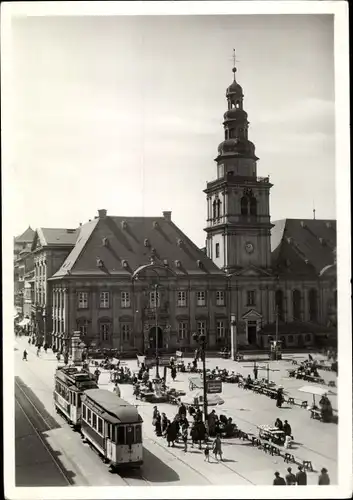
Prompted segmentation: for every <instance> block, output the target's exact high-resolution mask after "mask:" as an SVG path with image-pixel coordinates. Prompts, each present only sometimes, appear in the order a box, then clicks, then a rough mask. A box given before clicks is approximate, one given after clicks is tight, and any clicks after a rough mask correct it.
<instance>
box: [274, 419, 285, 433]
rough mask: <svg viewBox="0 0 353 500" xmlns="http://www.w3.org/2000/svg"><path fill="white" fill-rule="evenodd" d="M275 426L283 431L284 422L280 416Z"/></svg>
mask: <svg viewBox="0 0 353 500" xmlns="http://www.w3.org/2000/svg"><path fill="white" fill-rule="evenodd" d="M275 427H276V428H277V429H278V430H279V431H283V422H282V420H281V419H280V418H277V419H276V422H275Z"/></svg>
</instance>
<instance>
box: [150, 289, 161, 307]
mask: <svg viewBox="0 0 353 500" xmlns="http://www.w3.org/2000/svg"><path fill="white" fill-rule="evenodd" d="M159 303H160V296H159V292H150V307H156V304H157V307H159Z"/></svg>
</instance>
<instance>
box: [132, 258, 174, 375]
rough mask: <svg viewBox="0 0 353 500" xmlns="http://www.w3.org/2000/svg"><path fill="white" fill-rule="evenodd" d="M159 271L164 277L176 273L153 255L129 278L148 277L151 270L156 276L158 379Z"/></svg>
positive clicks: (157, 361) (157, 368)
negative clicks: (148, 262) (157, 261)
mask: <svg viewBox="0 0 353 500" xmlns="http://www.w3.org/2000/svg"><path fill="white" fill-rule="evenodd" d="M158 270H159V271H161V273H163V274H162V276H164V277H166V278H167V277H168V275H170V276H171V277H173V278H176V277H177V275H176V274H175V272H174V271H173V270H172V269H171V268H170V267H169V266H168V262H167V261H165V262H164V263H163V265H160V264H156V262H155V260H154V258H153V257H151V262H150V264H145V265H143V266H140V267H139V268H138V269H136V270H135V271H134V273H133V274H132V277H131V279H132V280H133V281H136V280H139V279H140V277H142V276H145V277H146V278H148V277H149V276H148V273H149V272H153V273H154V274H155V275H156V277H157V283H155V284H154V290H155V331H156V333H155V341H156V378H157V379H159V378H160V377H159V357H158V340H159V339H158V337H159V335H158V333H159V331H158V330H159V329H158V302H159V301H158V298H159V294H158V289H159V286H160V285H159V283H160V274H159V272H158Z"/></svg>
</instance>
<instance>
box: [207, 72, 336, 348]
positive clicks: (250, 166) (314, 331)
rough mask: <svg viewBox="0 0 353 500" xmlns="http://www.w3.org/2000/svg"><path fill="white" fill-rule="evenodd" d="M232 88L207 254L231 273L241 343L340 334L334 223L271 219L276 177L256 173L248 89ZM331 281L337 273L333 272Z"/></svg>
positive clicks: (211, 197) (211, 189)
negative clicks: (335, 320)
mask: <svg viewBox="0 0 353 500" xmlns="http://www.w3.org/2000/svg"><path fill="white" fill-rule="evenodd" d="M233 73H234V80H233V82H232V84H231V85H230V86H229V87H228V88H227V91H226V99H227V107H228V109H227V111H226V112H225V114H224V122H223V127H224V141H223V142H221V144H220V145H219V146H218V155H217V157H216V158H215V162H216V165H217V166H216V173H217V178H216V179H215V180H213V181H211V182H209V183H207V187H206V189H205V191H204V192H205V193H206V197H207V226H206V228H205V231H206V233H207V238H206V250H207V255H208V256H209V257H210V258H211V259H212V260H213V262H214V263H215V264H216V265H217V266H218V267H219V268H221V269H222V270H224V272H225V274H226V276H227V278H226V279H227V281H228V288H229V297H230V299H229V300H230V304H231V310H232V314H234V315H235V318H236V325H237V340H238V344H239V345H240V346H243V347H245V346H250V347H253V348H258V347H266V346H267V345H268V341H269V337H271V336H272V337H273V336H274V335H275V330H276V326H275V321H276V316H277V317H278V321H279V338H280V339H281V340H282V342H283V344H284V346H285V347H292V346H293V347H294V346H297V345H299V346H302V347H304V346H306V345H311V344H314V343H317V342H316V341H317V340H318V339H319V337H325V338H328V337H332V336H333V337H335V335H336V332H335V330H334V328H332V321H331V322H330V310H332V309H334V308H335V306H332V304H335V302H336V292H335V286H336V285H333V286H332V281H331V284H330V282H329V277H328V276H327V273H325V272H323V270H324V269H325V266H329V265H331V264H332V263H333V262H334V252H335V248H336V223H335V221H321V220H303V221H300V220H296V219H289V220H288V219H285V220H280V221H277V222H275V223H271V220H270V190H271V187H272V186H273V184H271V182H270V179H269V177H259V176H258V175H257V161H258V157H257V156H256V154H255V146H254V144H253V143H252V142H251V141H250V140H249V137H248V135H249V121H248V115H247V113H246V111H245V110H244V94H243V89H242V87H241V86H240V85H239V83H238V82H237V81H236V76H235V75H236V68H233ZM330 274H331V278H332V274H333V273H332V271H331V273H330Z"/></svg>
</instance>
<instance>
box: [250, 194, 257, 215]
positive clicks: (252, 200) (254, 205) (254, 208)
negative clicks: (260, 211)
mask: <svg viewBox="0 0 353 500" xmlns="http://www.w3.org/2000/svg"><path fill="white" fill-rule="evenodd" d="M256 214H257V200H256V198H255V197H254V196H252V197H251V198H250V215H256Z"/></svg>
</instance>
